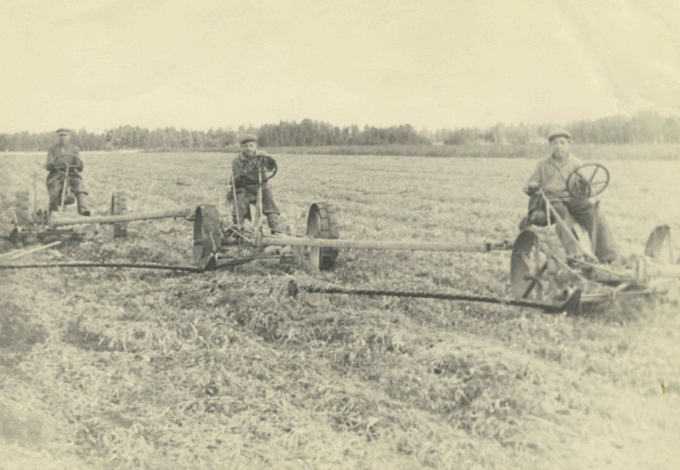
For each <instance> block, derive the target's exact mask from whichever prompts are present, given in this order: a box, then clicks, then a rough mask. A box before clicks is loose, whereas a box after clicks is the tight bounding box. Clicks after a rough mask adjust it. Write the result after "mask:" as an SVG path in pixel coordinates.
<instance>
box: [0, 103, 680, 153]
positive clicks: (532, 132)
mask: <svg viewBox="0 0 680 470" xmlns="http://www.w3.org/2000/svg"><path fill="white" fill-rule="evenodd" d="M555 127H556V124H555V123H545V124H523V123H520V124H511V125H505V124H503V123H498V124H496V125H494V126H489V127H486V128H481V127H461V128H455V129H446V128H444V129H437V130H435V131H430V130H428V129H425V128H424V129H421V130H420V131H418V130H417V129H415V128H414V127H413V126H411V125H409V124H405V125H401V126H392V127H374V126H368V125H366V126H364V127H363V128H360V127H359V126H345V127H340V126H334V125H332V124H330V123H327V122H323V121H315V120H311V119H303V120H302V121H300V122H296V121H280V122H279V123H278V124H264V125H262V126H260V127H253V126H241V127H239V128H238V129H232V128H217V129H209V130H208V131H197V130H187V129H176V128H175V127H166V128H159V129H154V130H149V129H145V128H140V127H138V126H129V125H128V126H120V127H117V128H114V129H107V130H106V131H105V132H103V133H92V132H88V131H87V130H85V129H80V130H74V134H73V136H72V139H71V142H72V143H74V144H75V145H78V146H79V147H80V148H81V149H82V150H85V151H93V150H121V149H147V150H152V149H153V150H219V149H222V148H225V147H229V146H233V145H234V144H235V143H236V142H237V139H238V136H239V135H242V134H245V133H248V134H255V135H257V136H258V143H259V144H260V145H261V146H264V147H328V146H385V145H395V146H404V145H408V146H415V145H417V146H423V145H425V146H427V145H447V146H461V145H465V146H469V145H476V146H477V145H496V146H505V145H531V144H544V143H545V137H546V136H547V135H548V133H549V132H550V130H551V129H553V128H555ZM563 127H565V128H566V129H568V130H569V131H570V132H571V133H572V135H573V137H574V139H575V141H576V142H578V143H579V144H642V143H654V144H669V143H680V115H679V116H663V115H660V114H658V113H654V112H640V113H638V114H635V115H634V116H632V117H626V116H610V117H605V118H601V119H596V120H580V121H574V122H571V123H568V124H566V125H564V126H563ZM56 141H57V139H56V136H55V135H54V133H52V132H45V133H29V132H16V133H0V151H4V152H7V151H25V152H27V151H46V150H47V149H48V148H49V147H50V146H51V145H52V144H54V143H55V142H56Z"/></svg>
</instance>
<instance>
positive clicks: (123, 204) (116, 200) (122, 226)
mask: <svg viewBox="0 0 680 470" xmlns="http://www.w3.org/2000/svg"><path fill="white" fill-rule="evenodd" d="M127 213H128V208H127V197H126V196H125V194H121V193H113V195H112V196H111V215H124V214H127ZM127 234H128V223H127V222H117V223H115V224H113V238H125V237H127Z"/></svg>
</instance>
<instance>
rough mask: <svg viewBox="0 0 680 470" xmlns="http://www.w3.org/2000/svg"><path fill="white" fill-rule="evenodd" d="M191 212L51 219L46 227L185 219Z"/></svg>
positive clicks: (182, 210) (179, 210)
mask: <svg viewBox="0 0 680 470" xmlns="http://www.w3.org/2000/svg"><path fill="white" fill-rule="evenodd" d="M192 212H193V210H192V209H175V210H172V211H164V212H142V213H139V214H124V215H102V216H99V217H78V218H73V219H52V220H50V221H49V223H48V225H49V226H50V227H63V226H65V225H88V224H116V223H119V222H132V221H135V220H152V219H169V218H178V217H187V216H189V215H190V214H191V213H192Z"/></svg>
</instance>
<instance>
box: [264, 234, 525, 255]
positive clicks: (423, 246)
mask: <svg viewBox="0 0 680 470" xmlns="http://www.w3.org/2000/svg"><path fill="white" fill-rule="evenodd" d="M261 244H262V245H263V246H305V247H307V246H308V247H315V248H338V249H347V248H354V249H357V250H396V251H400V250H401V251H449V252H488V251H494V250H511V249H512V245H510V244H507V243H501V244H492V243H422V242H383V241H377V240H376V241H359V240H337V239H326V238H293V237H262V241H261Z"/></svg>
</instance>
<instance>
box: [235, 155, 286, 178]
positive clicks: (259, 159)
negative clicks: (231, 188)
mask: <svg viewBox="0 0 680 470" xmlns="http://www.w3.org/2000/svg"><path fill="white" fill-rule="evenodd" d="M277 171H278V166H277V165H276V161H275V160H274V159H273V158H272V157H270V156H268V155H253V156H251V157H248V158H247V159H246V161H245V162H243V168H242V173H243V176H244V177H245V179H246V180H248V181H249V182H250V183H252V184H258V183H259V182H260V175H262V182H263V183H264V182H267V181H269V180H270V179H272V178H273V177H274V175H276V172H277Z"/></svg>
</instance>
